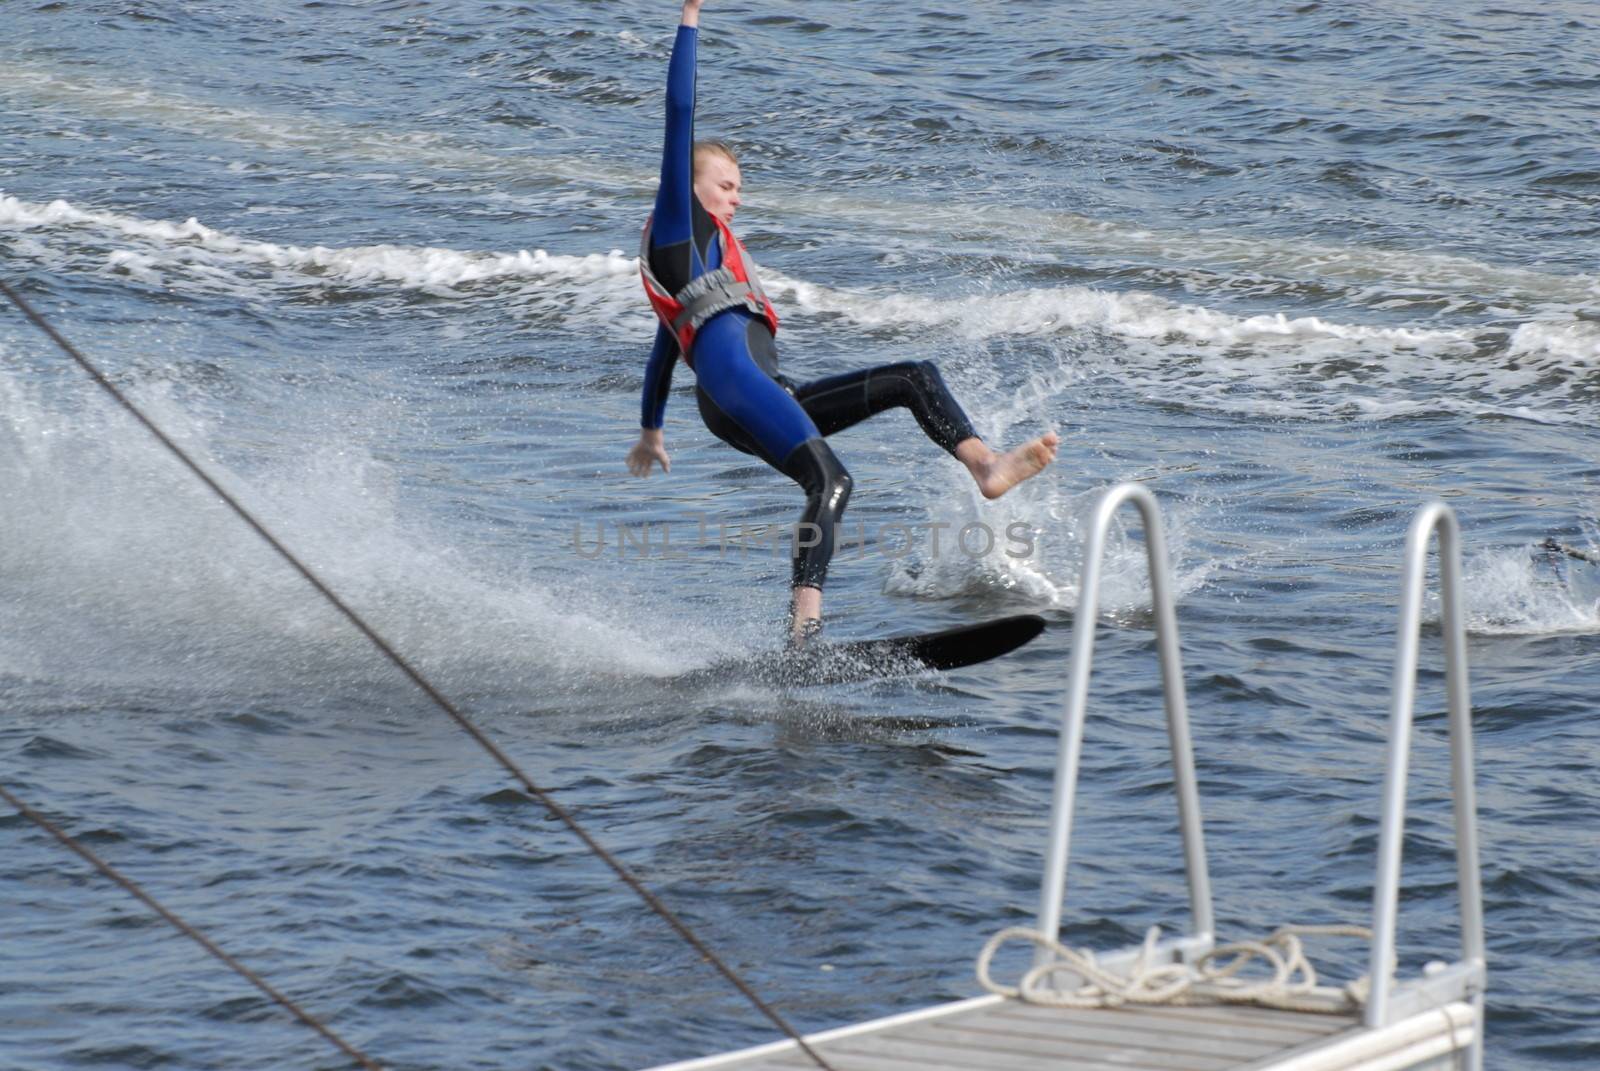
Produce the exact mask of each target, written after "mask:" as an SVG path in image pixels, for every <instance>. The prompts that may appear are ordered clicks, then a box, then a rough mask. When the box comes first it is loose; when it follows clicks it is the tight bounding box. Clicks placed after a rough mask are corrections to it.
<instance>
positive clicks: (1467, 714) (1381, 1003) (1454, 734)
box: [1366, 502, 1485, 1071]
mask: <svg viewBox="0 0 1600 1071" xmlns="http://www.w3.org/2000/svg"><path fill="white" fill-rule="evenodd" d="M1435 532H1437V533H1438V536H1439V589H1440V590H1439V596H1440V602H1441V609H1442V617H1441V624H1442V626H1443V632H1444V660H1445V694H1446V698H1447V701H1448V705H1449V709H1450V780H1451V789H1452V796H1453V797H1454V801H1455V827H1456V829H1455V832H1456V880H1457V885H1458V888H1459V896H1460V901H1461V953H1462V961H1463V963H1462V965H1463V966H1464V967H1465V968H1466V971H1467V974H1468V976H1469V978H1471V979H1481V976H1482V972H1483V971H1484V969H1485V954H1484V944H1483V897H1482V890H1481V887H1480V878H1479V871H1478V833H1477V826H1476V815H1477V800H1476V791H1475V789H1474V787H1473V786H1474V782H1473V774H1472V700H1471V697H1470V695H1469V694H1468V689H1467V632H1466V625H1465V619H1464V614H1463V608H1462V605H1461V527H1460V524H1459V523H1458V522H1457V520H1456V515H1455V512H1454V511H1453V510H1452V509H1451V508H1450V507H1449V506H1447V505H1445V504H1444V503H1443V502H1433V503H1430V504H1428V505H1426V506H1424V507H1423V508H1422V509H1420V510H1418V511H1417V516H1416V518H1415V519H1414V520H1413V521H1412V522H1411V528H1410V531H1409V532H1408V533H1407V534H1406V555H1405V581H1404V587H1403V589H1402V593H1401V601H1400V635H1399V641H1398V644H1397V649H1396V652H1395V663H1394V692H1393V704H1392V706H1391V710H1390V715H1389V756H1388V765H1387V768H1386V770H1385V773H1384V781H1383V826H1382V831H1381V833H1380V836H1379V841H1378V875H1377V883H1376V885H1375V886H1374V888H1373V893H1372V962H1371V965H1370V967H1369V972H1370V973H1369V975H1368V977H1370V978H1371V979H1372V992H1371V995H1370V997H1369V998H1368V1000H1367V1010H1366V1024H1367V1025H1368V1026H1369V1027H1381V1026H1385V1025H1387V1023H1388V1021H1389V1018H1390V1011H1391V998H1392V996H1393V992H1394V967H1393V963H1394V954H1395V953H1394V948H1395V924H1396V919H1397V914H1398V902H1399V892H1400V854H1401V847H1402V842H1403V840H1404V837H1405V808H1406V774H1407V764H1408V761H1409V759H1410V753H1411V723H1412V710H1413V707H1414V706H1415V703H1416V681H1417V662H1418V659H1417V648H1418V639H1419V634H1420V631H1421V625H1422V595H1423V587H1424V584H1425V580H1426V571H1427V560H1428V544H1429V542H1430V540H1431V538H1432V536H1433V535H1434V533H1435ZM1472 1005H1473V1008H1474V1010H1475V1012H1476V1016H1477V1033H1476V1037H1475V1038H1474V1040H1473V1043H1472V1048H1471V1050H1470V1051H1469V1052H1468V1054H1467V1064H1466V1067H1467V1071H1481V1069H1482V1067H1483V1041H1482V1036H1483V989H1482V985H1481V981H1478V982H1476V984H1475V985H1474V991H1473V993H1472Z"/></svg>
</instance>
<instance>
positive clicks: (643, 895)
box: [0, 280, 833, 1071]
mask: <svg viewBox="0 0 1600 1071" xmlns="http://www.w3.org/2000/svg"><path fill="white" fill-rule="evenodd" d="M0 293H4V294H5V296H6V297H8V298H10V299H11V301H12V303H13V304H15V305H16V306H17V308H19V309H21V310H22V313H23V315H24V316H26V317H27V318H28V319H29V320H31V321H32V322H33V324H34V326H35V327H37V328H39V330H41V331H43V332H44V333H45V334H46V335H48V336H50V339H51V341H53V342H54V343H55V344H56V345H57V346H59V347H61V349H62V351H63V352H64V353H66V354H67V356H69V357H71V358H72V359H73V360H74V361H75V362H77V364H78V367H80V368H82V369H83V370H84V372H86V373H87V374H88V375H89V377H90V378H91V379H93V380H94V381H95V383H97V384H98V385H99V386H100V387H101V389H103V390H104V391H105V392H106V393H107V394H109V395H111V397H112V398H113V399H115V400H116V402H117V404H118V405H120V406H122V408H123V409H125V410H127V411H128V413H130V414H131V415H132V416H133V417H134V419H135V420H137V421H138V422H139V423H140V424H142V425H144V427H145V430H147V431H148V432H150V434H151V435H154V436H155V437H156V439H157V440H159V441H160V443H161V445H163V446H165V447H166V448H167V450H168V451H170V452H171V453H172V455H173V456H174V457H176V458H177V459H178V461H180V462H181V463H182V464H183V466H184V467H185V468H187V469H188V470H189V471H190V472H191V473H193V474H194V476H195V477H196V478H197V479H198V480H200V482H201V483H203V484H205V485H206V487H207V488H208V489H209V490H210V491H211V492H212V493H213V494H215V495H216V496H217V497H218V498H220V499H221V500H222V501H223V502H224V503H225V504H226V505H227V506H228V508H230V509H232V510H233V512H234V513H236V514H238V515H239V518H240V519H241V520H242V521H244V522H245V523H246V524H247V525H249V526H250V528H251V529H252V530H253V531H254V532H255V533H256V535H258V536H260V537H261V538H262V539H263V540H264V541H265V542H266V543H267V545H268V546H270V547H271V548H272V549H273V550H275V551H277V552H278V555H279V556H280V557H281V558H283V560H284V561H286V562H288V563H289V565H290V566H292V567H293V568H294V570H295V571H296V572H297V573H299V574H300V575H301V576H302V577H304V578H305V580H306V582H307V583H308V584H310V585H311V586H312V587H313V588H315V589H316V591H317V593H318V594H320V595H321V596H322V597H323V598H324V599H326V600H327V601H328V603H329V604H330V605H331V606H333V608H334V609H336V610H338V611H339V612H340V613H341V614H343V615H344V617H345V619H346V620H348V621H349V622H350V624H351V625H353V626H355V628H356V630H357V631H358V632H360V633H361V634H362V635H363V636H365V637H366V638H367V639H368V640H369V641H371V643H372V645H373V646H374V647H376V648H377V649H378V650H379V651H381V652H382V653H383V656H384V657H385V658H387V659H388V660H389V661H390V662H391V663H393V664H394V666H395V668H397V669H399V670H400V672H401V673H402V674H404V675H405V676H406V678H407V679H408V680H410V681H411V683H412V684H415V685H416V686H417V687H418V688H419V689H420V690H421V691H422V693H423V694H424V695H426V696H427V697H428V698H429V699H431V700H433V703H434V705H435V706H437V707H438V708H439V709H440V710H442V711H444V712H445V713H446V714H448V715H449V716H450V718H451V720H453V721H454V722H455V723H456V724H457V725H459V726H460V727H461V729H462V731H463V732H465V733H466V734H467V735H468V736H470V737H472V739H473V740H474V741H475V742H476V743H477V744H478V746H479V747H481V748H483V750H485V751H487V752H488V753H489V756H490V757H491V758H493V759H494V761H495V762H497V763H499V764H500V767H501V768H502V769H504V770H505V771H506V772H507V773H509V774H510V775H511V776H512V778H513V779H515V780H516V782H517V783H518V784H520V785H521V786H522V788H523V790H524V791H526V792H527V793H528V794H529V795H530V796H532V797H533V798H534V799H536V800H538V801H539V802H540V803H541V804H543V805H544V807H545V809H546V810H548V811H549V812H550V813H551V814H552V815H554V816H555V817H556V818H557V819H559V820H560V821H561V823H562V824H563V825H565V826H566V827H567V829H568V830H570V831H571V832H572V834H573V835H574V836H575V837H577V838H578V839H579V840H580V841H582V842H583V844H584V847H586V848H588V849H589V850H590V851H591V852H593V853H594V854H595V855H596V856H598V857H599V858H600V859H601V861H603V862H604V863H605V864H606V866H608V867H610V868H611V870H612V872H613V873H615V874H616V876H617V877H618V879H620V880H621V881H622V883H623V884H625V885H627V886H628V888H630V889H632V890H633V891H634V893H636V894H637V895H638V896H639V898H640V899H641V900H643V901H644V902H645V904H646V905H647V906H648V907H649V908H650V910H652V911H654V912H655V913H656V914H657V915H659V916H660V917H661V919H662V921H664V922H666V924H667V925H668V926H671V927H672V929H673V931H674V932H676V933H677V935H678V936H679V937H681V938H683V940H684V941H685V942H687V943H688V945H689V946H690V947H691V948H693V949H694V950H695V951H696V952H698V953H699V954H700V956H701V957H702V958H703V959H704V960H705V961H706V962H707V963H709V964H711V966H712V967H713V968H715V969H716V971H717V973H718V974H720V975H722V977H723V978H725V979H726V980H727V981H728V983H729V984H731V985H732V986H733V987H734V988H735V989H737V990H738V991H739V992H740V993H741V994H743V995H744V997H745V999H746V1000H748V1001H749V1002H750V1003H751V1005H753V1006H754V1007H755V1009H756V1010H757V1011H759V1012H760V1013H761V1014H762V1015H763V1016H765V1017H766V1019H767V1020H768V1021H769V1022H771V1023H772V1024H773V1025H774V1026H776V1027H777V1028H778V1029H779V1030H781V1031H783V1033H784V1034H786V1035H788V1037H790V1038H791V1039H792V1040H793V1041H794V1043H795V1044H796V1045H798V1046H799V1047H800V1050H801V1051H802V1052H804V1053H805V1054H806V1055H807V1056H809V1057H810V1058H811V1060H812V1061H813V1062H814V1063H815V1064H816V1065H817V1066H818V1067H819V1068H822V1071H833V1068H832V1067H831V1066H830V1065H829V1064H828V1062H827V1061H826V1060H824V1059H823V1058H822V1057H821V1055H819V1054H818V1053H817V1051H816V1050H815V1049H813V1048H812V1047H811V1046H810V1045H809V1044H807V1043H806V1040H805V1038H803V1037H801V1036H800V1034H799V1032H798V1031H797V1030H795V1028H794V1027H792V1026H790V1025H789V1022H788V1020H786V1019H785V1018H784V1017H783V1016H782V1015H780V1014H779V1013H778V1011H777V1009H776V1008H774V1007H772V1006H771V1005H770V1004H768V1003H767V1002H766V1001H764V1000H762V999H761V997H760V996H758V995H757V994H756V992H755V990H753V989H751V988H750V986H749V984H748V983H747V982H745V980H744V979H743V978H741V977H740V976H739V975H738V974H737V973H735V971H734V970H733V968H732V967H730V966H728V964H727V963H725V962H724V961H723V960H722V957H720V956H718V955H717V954H716V953H715V952H713V951H712V950H711V947H710V946H709V945H707V944H706V943H705V942H704V941H702V940H701V939H700V937H699V936H698V935H697V934H695V932H694V931H693V930H691V929H689V927H688V925H687V924H686V923H684V921H683V920H682V919H680V918H679V917H678V916H677V915H676V914H674V913H673V911H672V909H671V908H669V907H667V905H666V904H665V903H664V902H662V900H661V898H660V897H658V896H656V894H655V893H653V892H651V891H650V890H649V889H648V888H647V887H646V886H645V884H644V883H643V882H642V881H640V880H639V878H638V877H637V876H636V875H635V874H634V873H633V872H632V871H631V870H629V869H628V868H627V867H626V866H624V865H623V863H622V861H621V860H620V859H618V858H617V857H616V856H614V855H612V854H611V852H610V851H608V850H607V849H606V848H604V847H603V846H602V845H601V844H600V842H599V841H597V840H595V839H594V837H592V836H590V834H589V831H588V830H586V829H585V828H584V827H583V826H581V825H579V824H578V821H577V819H575V818H574V817H573V816H572V814H571V813H570V812H568V811H567V809H566V808H565V807H563V806H561V804H559V803H557V802H556V801H555V799H554V798H553V797H552V796H551V795H550V794H549V793H548V792H546V791H545V790H544V789H542V788H540V787H539V786H538V785H536V784H535V783H534V782H533V779H532V778H530V777H529V776H528V775H527V774H526V773H524V772H523V771H522V768H521V767H520V766H518V765H517V764H516V762H515V761H513V760H512V758H511V757H510V756H509V755H507V754H506V753H505V752H504V751H502V750H501V749H500V747H499V746H498V745H497V744H495V742H494V741H493V740H490V739H489V737H488V736H487V735H486V734H485V733H484V732H483V730H482V729H479V728H478V726H477V725H476V724H475V723H474V722H473V721H472V719H470V718H468V717H467V716H466V715H465V714H464V713H462V712H461V710H460V709H459V708H458V707H457V706H456V705H455V704H454V703H452V702H451V701H450V700H449V699H447V698H445V695H444V693H443V692H441V691H439V689H438V688H436V687H435V686H434V685H433V683H432V682H431V681H430V680H428V678H427V677H425V676H423V675H422V672H421V671H420V670H418V669H417V668H416V667H415V666H413V665H412V664H411V663H410V662H409V661H408V660H407V659H406V658H405V657H404V656H403V655H401V654H400V652H398V651H397V650H395V648H394V647H393V645H391V644H390V643H389V641H388V640H386V639H384V638H383V636H381V635H380V634H379V633H378V631H377V630H376V629H374V628H373V627H372V626H371V625H369V624H367V622H366V619H365V618H363V617H362V616H361V615H360V614H359V613H357V612H356V611H355V609H353V608H352V607H351V606H350V605H349V604H348V603H346V602H345V601H344V600H343V599H342V598H340V597H339V595H338V594H337V593H335V592H334V590H333V589H332V588H330V587H329V586H328V585H327V584H326V583H325V582H324V581H323V580H322V578H321V577H319V576H317V574H316V573H315V572H313V571H312V570H311V567H310V566H308V565H306V564H305V563H304V562H302V561H301V560H300V559H299V558H298V557H296V556H295V554H294V552H293V551H291V550H289V548H288V547H286V546H284V544H283V543H282V542H280V541H279V540H278V538H277V537H276V536H274V535H273V534H272V533H271V532H270V531H268V529H267V527H266V526H265V525H264V524H262V523H261V522H260V521H259V520H257V519H256V517H255V515H254V514H252V513H251V512H250V511H249V510H247V509H246V508H245V507H244V506H243V505H242V504H241V503H240V502H239V500H238V499H236V498H234V497H233V496H232V495H231V494H229V493H228V492H227V491H225V490H223V488H222V485H221V484H219V483H217V481H216V480H215V479H213V478H212V477H211V475H210V474H209V473H207V472H206V470H205V469H203V468H201V467H200V464H199V463H198V462H196V461H195V460H194V459H193V458H191V457H190V456H189V455H188V454H187V453H185V452H184V450H183V448H182V447H180V446H179V445H178V444H177V443H175V442H173V441H172V439H170V438H169V437H168V436H167V434H166V433H165V432H164V431H162V430H161V428H160V427H158V426H157V425H156V423H155V422H154V421H153V420H151V419H150V418H149V417H147V416H146V415H145V414H144V413H143V411H141V410H140V409H139V407H138V406H136V405H134V404H133V402H132V401H131V400H130V399H129V398H128V396H127V395H125V394H123V392H122V391H121V390H119V389H118V388H117V386H116V384H114V383H112V382H111V380H109V379H108V378H106V375H105V373H103V372H101V371H100V369H99V368H98V367H96V366H95V364H94V363H93V362H91V361H90V360H89V359H88V358H87V357H85V356H84V355H83V354H82V353H80V352H78V350H77V348H76V347H74V346H73V345H72V343H70V342H68V341H67V340H66V339H65V338H63V337H62V336H61V334H60V333H59V332H58V331H56V329H55V328H54V327H52V326H51V325H50V324H49V323H48V322H47V321H46V320H45V319H44V317H42V316H40V315H39V313H37V312H35V311H34V309H33V306H31V305H29V304H28V303H27V302H26V301H24V300H23V298H22V295H21V294H18V293H17V292H16V291H15V290H13V289H12V288H11V287H10V286H9V285H8V284H7V283H6V282H5V281H4V280H0Z"/></svg>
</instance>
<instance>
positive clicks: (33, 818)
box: [0, 283, 383, 1071]
mask: <svg viewBox="0 0 1600 1071" xmlns="http://www.w3.org/2000/svg"><path fill="white" fill-rule="evenodd" d="M4 285H5V284H4V283H0V286H4ZM0 798H3V799H4V800H5V801H6V802H7V803H9V804H11V806H13V807H15V808H16V809H17V812H18V813H19V814H21V815H22V816H23V817H24V818H26V819H27V820H28V821H30V822H32V823H33V824H34V825H36V826H38V827H39V828H41V829H43V830H44V831H45V832H46V833H48V834H50V835H51V836H52V837H54V838H56V840H59V841H60V842H61V843H62V844H64V845H66V846H67V848H68V849H70V850H71V851H73V852H76V853H77V854H78V855H79V856H81V857H82V858H83V859H84V861H85V862H87V863H88V864H89V865H90V866H92V867H94V868H95V869H96V870H98V871H100V873H102V874H104V875H105V876H106V877H108V878H110V879H111V880H112V881H114V882H116V883H117V884H118V885H120V886H122V887H123V888H124V889H126V890H127V891H128V893H129V895H131V896H133V897H134V898H135V899H137V900H138V901H139V902H140V903H142V904H144V906H145V907H148V908H149V909H150V910H151V911H154V912H155V913H156V914H158V915H160V916H161V917H162V918H164V919H166V920H167V922H169V923H171V924H172V927H173V928H174V929H176V930H177V931H178V932H179V933H181V934H183V935H184V936H185V937H187V938H189V939H190V940H191V941H193V942H195V944H197V945H199V946H200V947H201V948H203V949H205V950H206V951H207V952H209V953H210V954H211V955H213V956H215V957H216V958H217V959H219V960H221V961H222V962H223V963H225V964H227V965H228V967H229V968H230V969H231V970H232V971H233V972H234V973H235V974H238V975H239V976H240V977H241V978H243V979H244V980H245V981H247V982H249V983H250V984H251V985H253V986H255V987H256V988H257V989H259V990H261V992H263V993H265V994H266V995H267V996H268V997H271V998H272V999H273V1000H274V1001H276V1002H277V1003H278V1004H280V1005H282V1006H283V1007H284V1008H285V1009H287V1010H288V1012H289V1014H291V1015H293V1016H294V1017H295V1018H296V1019H299V1020H300V1021H301V1022H302V1023H304V1024H305V1025H306V1026H309V1027H310V1028H311V1029H313V1030H315V1031H316V1032H317V1033H319V1034H321V1035H322V1036H323V1037H325V1038H327V1039H328V1041H329V1043H330V1044H332V1045H333V1047H334V1048H336V1049H338V1050H339V1051H340V1052H342V1053H344V1054H345V1055H346V1056H348V1057H350V1059H352V1060H354V1061H355V1062H356V1063H358V1064H360V1065H361V1066H362V1067H364V1068H366V1071H383V1066H382V1065H381V1064H379V1063H378V1062H377V1061H376V1060H374V1059H372V1057H370V1056H368V1055H367V1054H366V1053H364V1052H362V1051H361V1050H360V1049H358V1048H356V1047H355V1046H353V1045H351V1044H350V1043H349V1042H348V1041H345V1040H344V1038H342V1037H340V1036H339V1035H338V1034H335V1033H334V1032H333V1031H332V1030H330V1029H328V1027H326V1026H324V1025H323V1024H322V1022H321V1021H319V1020H318V1019H316V1018H314V1017H313V1016H312V1015H311V1014H310V1013H309V1012H307V1011H305V1010H304V1009H303V1008H301V1007H300V1005H298V1004H296V1003H295V1002H294V1001H292V1000H290V999H289V998H288V997H286V996H284V995H283V994H282V993H280V992H278V990H276V989H274V988H273V987H272V985H271V984H270V983H268V982H267V980H266V979H265V978H263V977H261V976H260V975H259V974H257V973H256V972H255V971H252V970H251V969H250V968H249V967H246V966H245V965H244V964H243V963H240V962H239V961H238V960H236V959H234V958H233V957H232V956H230V955H229V954H228V953H226V952H224V951H223V950H222V949H221V948H219V947H217V945H216V944H214V943H213V942H212V941H211V939H210V938H209V937H207V936H206V935H205V934H203V933H201V932H200V931H199V930H197V929H195V928H194V927H193V926H191V925H189V924H188V923H187V922H185V921H184V920H183V919H181V918H179V917H178V916H177V914H176V913H174V912H172V911H169V910H168V909H167V908H165V907H163V906H162V905H161V904H160V903H159V902H158V901H157V900H156V898H155V897H153V896H151V895H150V894H149V893H147V892H145V891H144V889H143V888H142V887H140V886H139V884H138V883H137V882H135V881H134V880H133V879H132V878H130V877H127V876H126V875H124V874H123V873H121V872H120V871H119V870H117V869H116V868H115V867H113V866H112V865H111V864H110V863H108V862H106V861H105V860H104V859H101V858H100V857H99V856H98V855H96V854H95V853H94V852H92V851H90V850H89V849H88V848H86V847H84V845H83V844H81V843H79V842H78V841H77V840H76V839H75V838H73V837H72V835H71V834H69V833H67V832H66V831H65V830H63V829H62V828H61V827H60V826H58V825H56V824H55V823H54V822H52V821H50V819H48V818H46V817H45V816H44V815H42V814H40V813H39V812H38V811H35V810H34V809H33V808H32V807H29V806H28V805H27V804H26V803H23V802H22V801H21V800H20V799H18V798H17V797H16V796H14V795H13V794H12V793H11V792H10V790H8V789H7V788H6V787H5V786H4V785H0Z"/></svg>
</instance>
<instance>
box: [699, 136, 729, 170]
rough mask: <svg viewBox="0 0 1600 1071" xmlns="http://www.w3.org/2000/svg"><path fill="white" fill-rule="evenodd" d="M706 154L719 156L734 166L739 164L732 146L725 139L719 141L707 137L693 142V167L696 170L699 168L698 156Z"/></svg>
mask: <svg viewBox="0 0 1600 1071" xmlns="http://www.w3.org/2000/svg"><path fill="white" fill-rule="evenodd" d="M707 155H715V156H721V157H723V158H724V159H726V160H727V161H728V163H730V164H732V165H733V166H734V167H738V166H739V158H738V157H737V156H735V155H734V153H733V146H731V145H729V144H728V143H727V142H726V141H719V140H717V139H716V138H707V139H706V140H704V141H697V142H695V143H694V169H695V170H696V171H699V170H700V157H702V156H707Z"/></svg>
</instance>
